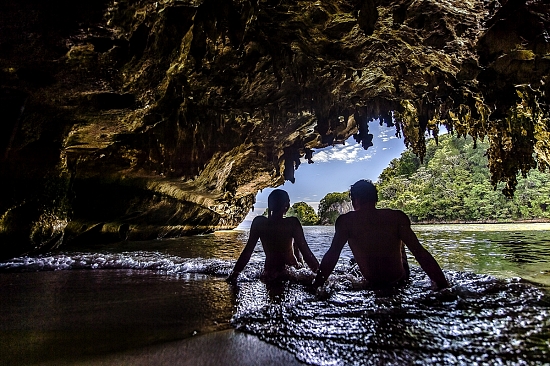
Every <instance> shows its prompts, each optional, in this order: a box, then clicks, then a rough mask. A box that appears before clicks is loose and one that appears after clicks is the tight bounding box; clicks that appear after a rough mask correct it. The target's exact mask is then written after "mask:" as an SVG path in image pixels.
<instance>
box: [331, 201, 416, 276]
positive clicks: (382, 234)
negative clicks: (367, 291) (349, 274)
mask: <svg viewBox="0 0 550 366" xmlns="http://www.w3.org/2000/svg"><path fill="white" fill-rule="evenodd" d="M400 219H401V215H400V214H399V212H398V211H393V210H372V211H370V210H361V211H352V212H349V213H347V214H345V215H344V216H342V218H341V219H340V221H342V226H344V227H345V228H346V230H347V231H348V244H349V246H350V249H351V251H352V252H353V256H354V258H355V262H356V263H357V265H358V266H359V269H360V271H361V274H362V275H363V277H364V278H365V279H366V280H367V281H368V282H369V283H372V284H392V283H396V282H397V281H399V280H402V279H404V278H405V277H406V276H407V271H406V269H405V268H404V266H403V261H404V259H403V258H402V247H403V244H402V242H401V239H400V234H399V224H398V222H399V221H400Z"/></svg>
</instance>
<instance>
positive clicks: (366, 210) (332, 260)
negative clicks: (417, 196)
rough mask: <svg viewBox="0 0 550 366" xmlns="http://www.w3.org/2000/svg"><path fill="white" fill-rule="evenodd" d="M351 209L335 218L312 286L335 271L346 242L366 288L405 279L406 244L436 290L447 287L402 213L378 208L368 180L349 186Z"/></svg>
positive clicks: (382, 285)
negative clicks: (328, 245)
mask: <svg viewBox="0 0 550 366" xmlns="http://www.w3.org/2000/svg"><path fill="white" fill-rule="evenodd" d="M350 197H351V203H352V205H353V208H354V211H351V212H348V213H347V214H344V215H341V216H340V217H338V219H337V220H336V223H335V229H336V232H335V234H334V238H333V239H332V244H331V246H330V249H329V250H328V251H327V253H326V254H325V256H324V257H323V260H322V261H321V265H320V267H319V272H317V277H316V278H315V281H314V283H313V285H314V286H315V287H319V286H322V285H323V284H324V282H325V281H326V279H327V277H328V276H329V275H330V274H331V273H332V271H333V270H334V266H335V265H336V262H337V261H338V258H339V256H340V252H341V251H342V248H343V247H344V245H345V244H346V242H347V243H349V246H350V248H351V251H352V252H353V255H354V258H355V261H356V263H357V265H358V267H359V270H360V271H361V274H362V275H363V277H364V278H365V280H366V282H367V286H369V287H391V286H394V285H397V284H399V283H401V282H403V281H405V280H406V279H407V278H408V275H409V274H408V264H407V261H406V258H404V257H403V256H404V247H403V244H405V245H406V246H407V247H408V248H409V250H410V251H411V252H412V254H413V255H414V257H415V258H416V260H417V261H418V263H419V264H420V266H421V267H422V269H423V270H424V271H425V272H426V273H427V274H428V276H429V277H430V279H431V280H432V281H433V282H434V283H435V285H436V286H437V288H438V289H442V288H446V287H448V286H449V284H448V283H447V279H446V278H445V275H444V274H443V272H442V271H441V268H440V267H439V264H437V262H436V260H435V259H434V258H433V257H432V255H431V254H430V253H429V252H428V251H427V250H426V249H424V247H423V246H422V245H421V244H420V242H419V241H418V238H417V237H416V235H415V234H414V232H413V231H412V229H411V223H410V220H409V218H408V217H407V215H405V213H404V212H402V211H398V210H390V209H377V208H376V202H377V201H378V192H377V190H376V187H375V186H374V184H373V183H372V182H371V181H370V180H360V181H358V182H356V183H355V184H354V185H353V186H351V189H350Z"/></svg>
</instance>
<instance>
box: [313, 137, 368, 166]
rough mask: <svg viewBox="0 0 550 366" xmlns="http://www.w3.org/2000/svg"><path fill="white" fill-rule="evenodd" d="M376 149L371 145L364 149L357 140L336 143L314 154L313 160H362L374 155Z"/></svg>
mask: <svg viewBox="0 0 550 366" xmlns="http://www.w3.org/2000/svg"><path fill="white" fill-rule="evenodd" d="M374 153H375V150H374V149H373V148H372V147H371V148H370V149H369V150H368V151H366V150H364V149H363V147H362V146H361V145H360V144H357V143H355V142H353V143H351V144H347V145H336V146H333V147H328V148H325V149H323V150H321V151H317V152H315V153H314V154H313V161H314V162H316V163H327V162H329V161H344V162H346V163H348V164H349V163H354V162H357V161H361V160H368V159H370V158H372V157H373V155H374Z"/></svg>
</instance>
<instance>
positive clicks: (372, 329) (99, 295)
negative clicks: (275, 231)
mask: <svg viewBox="0 0 550 366" xmlns="http://www.w3.org/2000/svg"><path fill="white" fill-rule="evenodd" d="M414 229H415V231H416V232H417V234H418V236H419V238H420V239H421V241H422V243H423V244H424V245H425V246H426V247H427V248H428V249H429V250H430V252H431V253H432V254H433V255H434V256H435V257H436V259H437V260H438V262H439V263H440V265H441V266H442V268H443V269H444V272H445V274H446V276H447V277H448V279H449V281H450V283H451V285H452V287H451V289H449V290H445V291H442V292H434V291H433V290H432V289H431V287H430V286H431V284H430V281H429V279H428V278H427V277H426V275H425V274H424V273H423V272H422V270H421V269H419V268H418V267H417V266H416V265H414V261H412V263H413V269H412V281H411V283H409V284H408V285H407V286H405V287H403V288H400V289H394V290H386V291H370V290H357V289H355V288H356V287H357V286H356V284H357V283H358V279H357V278H356V277H355V276H354V275H352V274H350V272H353V271H350V270H351V269H352V268H351V266H350V264H349V259H350V258H351V252H350V251H349V249H348V248H347V246H346V247H345V249H344V251H343V253H342V257H341V260H340V261H339V264H338V265H337V267H336V270H335V273H334V275H333V276H331V278H330V279H329V281H328V284H327V286H326V287H325V288H323V289H322V290H321V291H319V292H318V293H314V292H312V291H310V290H309V289H308V288H307V287H304V286H302V285H299V284H287V285H285V286H283V287H281V288H275V289H273V288H270V289H267V288H266V287H265V285H264V284H263V283H261V282H260V281H259V280H258V278H259V274H260V271H261V267H262V263H263V252H262V250H261V245H258V246H257V248H256V251H255V252H254V254H253V256H252V259H251V262H250V264H249V265H248V266H247V268H246V269H245V271H243V273H242V274H241V276H240V277H239V281H238V284H237V285H236V286H234V287H233V286H230V285H228V284H227V283H225V282H224V278H225V276H227V274H228V273H229V271H230V270H231V268H232V266H233V264H234V261H235V259H236V258H237V257H238V255H239V254H240V251H241V249H242V247H243V246H244V244H245V242H246V239H247V235H248V233H247V232H246V231H228V232H219V233H215V234H212V235H204V236H198V237H192V238H181V239H171V240H158V241H150V242H140V243H123V244H121V245H120V244H119V245H117V246H103V247H94V248H87V249H86V250H81V249H80V250H78V251H71V250H64V251H63V252H59V253H50V254H47V255H42V256H38V257H33V258H30V257H22V258H15V259H13V260H10V261H6V262H4V263H0V286H1V287H0V288H1V291H2V296H1V300H0V305H1V308H2V312H0V331H1V332H2V337H1V340H0V354H2V359H3V363H5V364H30V363H46V364H47V363H50V364H59V363H63V362H65V363H71V362H75V361H78V360H83V359H86V358H87V357H91V356H94V355H98V354H104V353H108V352H116V351H121V350H124V349H128V348H136V347H143V346H145V345H148V344H153V343H159V342H165V341H169V340H174V339H182V338H185V337H191V336H194V335H197V334H201V333H205V332H211V331H214V330H219V329H226V328H228V327H236V328H237V329H240V330H243V331H246V332H250V333H253V334H256V335H258V336H259V337H260V338H261V339H264V340H266V341H268V342H270V343H273V344H276V345H278V346H279V347H281V348H284V349H287V350H289V351H291V352H292V353H294V354H295V355H296V356H297V357H298V359H300V360H302V361H304V362H306V363H309V364H318V365H347V364H357V365H371V364H381V363H382V364H386V363H392V364H464V365H470V364H475V363H477V364H491V365H494V364H497V365H498V364H505V365H508V364H509V365H519V364H548V362H549V360H550V301H549V288H550V287H549V286H550V272H549V270H550V265H549V262H550V253H549V251H548V247H549V241H550V236H549V235H548V233H549V230H550V225H547V224H525V225H519V226H517V225H516V226H514V225H452V226H451V225H448V226H441V225H437V226H416V227H415V228H414ZM333 232H334V228H332V227H306V228H305V233H306V239H307V241H308V243H309V245H310V247H311V248H312V251H313V252H314V254H315V255H316V256H317V258H319V259H321V258H322V256H323V254H324V253H325V251H326V249H327V247H328V245H329V244H330V240H331V239H332V235H333ZM310 275H311V273H310V272H309V271H308V270H305V269H303V270H300V271H297V273H296V276H297V277H308V276H310Z"/></svg>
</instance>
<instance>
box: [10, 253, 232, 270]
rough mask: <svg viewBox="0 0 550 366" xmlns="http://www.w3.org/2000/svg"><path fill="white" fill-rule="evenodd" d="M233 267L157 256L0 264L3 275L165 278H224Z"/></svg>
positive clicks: (45, 258)
mask: <svg viewBox="0 0 550 366" xmlns="http://www.w3.org/2000/svg"><path fill="white" fill-rule="evenodd" d="M233 265H234V263H232V262H231V261H227V260H220V259H211V258H181V257H178V256H171V255H166V254H163V253H159V252H146V251H136V252H123V253H60V254H55V255H40V256H36V257H29V256H24V257H18V258H14V259H12V260H9V261H6V262H2V263H0V271H3V272H37V271H60V270H79V269H95V270H101V269H130V270H151V271H157V272H159V273H162V274H167V275H179V274H184V273H203V274H210V275H215V276H227V275H228V274H229V272H230V271H231V269H232V268H233Z"/></svg>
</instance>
